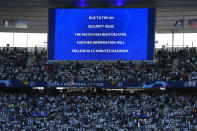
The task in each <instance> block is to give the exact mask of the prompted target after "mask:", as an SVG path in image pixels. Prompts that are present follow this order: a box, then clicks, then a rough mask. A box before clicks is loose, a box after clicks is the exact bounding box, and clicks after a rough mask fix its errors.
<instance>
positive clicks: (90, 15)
mask: <svg viewBox="0 0 197 131" xmlns="http://www.w3.org/2000/svg"><path fill="white" fill-rule="evenodd" d="M154 22H155V10H154V9H149V8H123V9H49V35H48V39H49V43H48V59H49V60H118V59H121V60H153V59H154V38H155V33H154V32H155V31H154V25H155V24H154Z"/></svg>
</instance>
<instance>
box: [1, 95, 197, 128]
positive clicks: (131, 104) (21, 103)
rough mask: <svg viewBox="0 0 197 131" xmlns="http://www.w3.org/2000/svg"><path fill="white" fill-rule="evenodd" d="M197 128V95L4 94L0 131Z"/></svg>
mask: <svg viewBox="0 0 197 131" xmlns="http://www.w3.org/2000/svg"><path fill="white" fill-rule="evenodd" d="M196 128H197V95H196V94H195V93H188V94H186V93H183V94H180V93H176V92H157V93H156V92H151V93H150V92H141V93H135V94H130V93H128V92H123V93H120V92H107V93H106V92H104V93H103V92H102V93H101V92H100V93H98V92H94V93H90V92H80V91H79V92H72V93H60V94H54V92H51V93H50V92H44V93H35V92H34V93H32V92H31V93H3V92H1V93H0V129H1V130H14V131H19V130H20V131H26V130H29V131H34V130H41V131H45V130H48V131H54V130H57V131H63V130H65V131H66V130H80V131H81V130H90V131H92V130H99V129H100V130H124V131H131V130H139V129H140V130H145V131H149V130H154V131H163V130H173V131H180V130H181V131H193V130H196Z"/></svg>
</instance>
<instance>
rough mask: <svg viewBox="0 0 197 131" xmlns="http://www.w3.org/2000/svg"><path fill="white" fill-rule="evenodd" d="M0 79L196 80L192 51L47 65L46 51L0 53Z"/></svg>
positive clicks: (196, 64) (195, 53) (195, 59)
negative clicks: (152, 59)
mask: <svg viewBox="0 0 197 131" xmlns="http://www.w3.org/2000/svg"><path fill="white" fill-rule="evenodd" d="M0 80H21V81H60V82H61V81H75V82H81V81H92V82H93V81H121V82H124V81H139V82H142V81H192V80H197V51H196V48H189V49H188V48H185V49H183V50H180V51H178V52H170V51H167V50H159V51H157V53H156V55H155V62H143V61H142V62H141V64H140V65H139V64H136V63H134V62H132V61H126V60H117V61H61V62H55V63H50V62H47V52H46V50H41V51H36V52H27V51H26V50H25V49H19V48H14V49H12V50H11V49H8V48H3V49H1V50H0Z"/></svg>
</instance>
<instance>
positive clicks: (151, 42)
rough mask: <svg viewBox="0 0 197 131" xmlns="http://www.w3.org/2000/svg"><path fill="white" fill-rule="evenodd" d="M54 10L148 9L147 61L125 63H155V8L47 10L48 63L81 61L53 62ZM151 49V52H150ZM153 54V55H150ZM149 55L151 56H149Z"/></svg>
mask: <svg viewBox="0 0 197 131" xmlns="http://www.w3.org/2000/svg"><path fill="white" fill-rule="evenodd" d="M56 9H82V10H83V9H148V27H147V28H148V32H147V33H148V34H147V46H150V48H148V47H147V60H127V61H148V62H152V61H153V62H154V61H155V34H156V32H155V29H156V28H155V27H156V11H155V8H90V7H87V8H48V46H47V58H48V61H50V62H56V61H57V62H59V61H82V60H54V56H55V54H54V47H55V22H56V21H55V20H56ZM150 49H151V50H150ZM151 52H153V53H151ZM150 53H151V54H150ZM83 61H100V60H83ZM103 61H116V60H103Z"/></svg>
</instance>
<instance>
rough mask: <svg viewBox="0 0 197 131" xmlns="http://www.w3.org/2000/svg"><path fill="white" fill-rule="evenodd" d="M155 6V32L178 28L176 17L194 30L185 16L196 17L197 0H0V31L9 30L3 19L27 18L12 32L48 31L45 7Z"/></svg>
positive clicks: (189, 30) (185, 29)
mask: <svg viewBox="0 0 197 131" xmlns="http://www.w3.org/2000/svg"><path fill="white" fill-rule="evenodd" d="M80 3H83V5H85V8H145V7H149V8H156V32H157V33H168V32H172V31H173V30H174V31H175V32H182V30H181V29H178V28H175V27H173V25H174V23H175V22H176V21H177V20H179V19H183V18H184V19H185V28H184V31H185V32H190V33H192V32H195V33H197V29H192V28H190V27H189V26H188V24H187V20H188V19H197V0H1V1H0V32H4V31H5V32H10V31H13V30H10V29H6V28H4V27H3V20H5V19H27V20H28V24H29V29H28V30H27V29H23V30H22V29H15V30H14V31H16V32H41V33H46V32H48V8H84V7H79V4H80Z"/></svg>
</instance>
